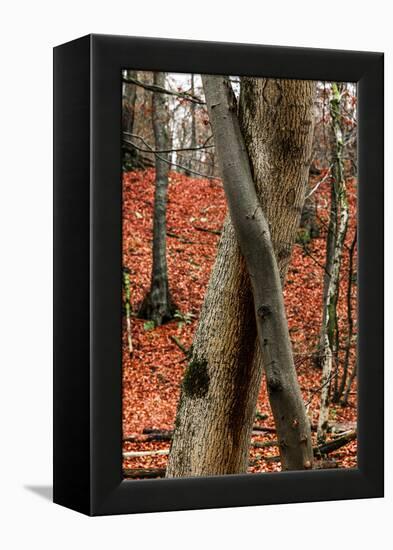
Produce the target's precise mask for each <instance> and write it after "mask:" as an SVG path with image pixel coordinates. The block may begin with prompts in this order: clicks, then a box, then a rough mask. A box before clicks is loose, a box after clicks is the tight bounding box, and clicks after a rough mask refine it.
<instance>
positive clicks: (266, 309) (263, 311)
mask: <svg viewBox="0 0 393 550" xmlns="http://www.w3.org/2000/svg"><path fill="white" fill-rule="evenodd" d="M271 312H272V310H271V307H270V306H268V305H266V304H265V305H262V306H260V307H259V308H258V310H257V314H258V316H259V317H260V318H261V319H262V321H263V320H264V319H265V318H266V317H267V316H268V315H270V314H271Z"/></svg>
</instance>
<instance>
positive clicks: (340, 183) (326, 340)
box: [318, 83, 349, 442]
mask: <svg viewBox="0 0 393 550" xmlns="http://www.w3.org/2000/svg"><path fill="white" fill-rule="evenodd" d="M332 93H333V95H332V99H331V101H330V116H331V121H332V140H333V141H332V148H331V149H332V157H333V158H332V184H331V208H330V220H329V228H328V236H327V243H326V267H325V272H326V273H325V288H324V303H323V318H322V327H321V335H320V361H321V365H322V392H321V406H320V413H319V420H318V441H319V442H323V441H324V439H325V435H326V431H327V428H328V419H329V398H330V387H331V382H332V378H333V377H334V378H335V383H334V386H335V387H336V388H337V378H338V374H337V369H338V364H339V327H338V318H337V304H338V295H339V288H340V287H339V280H340V269H341V260H342V254H343V248H344V243H345V237H346V233H347V227H348V216H349V209H348V201H347V193H346V183H345V177H344V164H343V152H344V141H343V131H342V127H341V97H342V89H341V86H339V85H338V84H336V83H333V84H332Z"/></svg>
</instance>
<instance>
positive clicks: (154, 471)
mask: <svg viewBox="0 0 393 550" xmlns="http://www.w3.org/2000/svg"><path fill="white" fill-rule="evenodd" d="M123 475H124V477H125V478H127V479H149V478H156V477H165V468H124V470H123Z"/></svg>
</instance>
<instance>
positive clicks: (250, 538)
mask: <svg viewBox="0 0 393 550" xmlns="http://www.w3.org/2000/svg"><path fill="white" fill-rule="evenodd" d="M388 6H389V2H386V1H382V0H374V1H373V2H361V0H346V1H342V0H340V1H337V0H328V1H325V2H323V1H320V2H316V1H315V0H314V1H310V2H307V1H301V0H296V1H294V0H292V1H291V0H288V1H283V0H281V1H276V2H263V1H262V0H259V1H256V2H252V1H251V0H242V1H237V2H232V1H230V0H226V1H225V2H222V5H220V4H219V2H213V1H212V0H188V1H187V0H171V1H170V2H163V1H152V0H150V1H148V2H147V1H144V2H142V1H139V2H138V1H131V0H129V1H127V2H124V1H117V0H111V1H109V2H101V1H100V0H95V1H90V0H87V1H83V0H78V1H75V0H67V2H65V1H64V2H55V1H52V2H45V1H43V0H36V1H33V2H27V1H26V2H16V1H14V2H12V3H11V2H4V3H3V4H2V10H1V11H2V14H1V22H0V25H1V32H0V40H1V42H2V45H1V48H0V56H1V64H0V74H1V85H0V94H1V100H0V109H1V115H0V134H1V137H0V139H1V148H0V151H1V158H2V160H1V162H0V173H1V178H0V185H1V198H0V209H1V210H0V224H1V228H0V238H1V247H0V259H1V260H2V261H1V268H0V277H1V282H0V319H1V327H0V335H1V345H0V353H1V362H0V369H1V371H0V372H1V377H2V381H1V385H0V392H1V393H0V407H1V411H0V421H1V430H0V446H1V448H2V450H1V451H0V462H1V464H0V506H1V508H2V512H1V516H0V522H1V525H2V527H1V528H0V541H1V542H2V547H3V548H5V549H7V550H8V549H14V548H17V549H19V548H33V549H35V548H40V549H43V550H45V549H47V548H53V549H59V550H60V549H67V550H68V549H70V548H76V549H79V548H84V547H87V545H88V546H89V547H91V548H94V549H97V550H98V549H104V548H105V549H106V548H122V549H123V548H143V549H150V548H155V549H166V548H174V549H177V548H182V549H183V550H189V549H193V548H197V547H198V548H199V547H201V546H203V547H204V548H206V549H210V548H219V549H221V548H278V549H280V548H284V546H287V545H288V546H287V547H289V548H291V549H297V548H307V547H311V546H312V548H314V549H317V550H324V549H329V550H331V549H332V548H336V549H337V550H338V549H341V548H355V547H356V548H378V547H379V548H384V549H385V548H388V547H389V544H390V543H391V538H392V537H391V533H392V525H391V524H392V474H391V472H392V469H393V465H392V452H391V451H392V437H391V436H390V434H389V432H387V451H388V452H387V455H386V459H387V465H388V467H389V465H390V468H388V469H387V472H386V474H387V483H386V493H387V495H388V496H387V498H385V499H384V500H382V499H378V500H365V501H348V502H332V503H317V504H297V505H283V506H271V507H253V508H242V509H236V508H235V509H227V510H213V511H197V512H180V513H161V514H153V515H151V514H150V515H139V516H118V517H104V518H94V519H89V518H87V517H84V516H82V515H79V514H77V513H75V512H71V511H69V510H66V509H63V508H61V507H59V506H55V505H53V504H52V503H51V502H50V501H49V500H48V499H47V498H43V497H42V496H39V495H38V494H37V491H32V490H30V489H29V488H28V487H32V486H39V487H42V486H44V487H45V486H48V485H50V483H51V445H52V437H51V428H52V420H51V411H52V401H51V387H52V374H51V368H52V346H51V338H52V326H51V318H52V311H51V307H52V305H51V302H52V299H51V291H52V278H51V273H52V253H51V247H52V237H51V235H52V221H51V216H52V212H51V209H52V189H51V186H52V149H51V147H52V111H51V110H52V50H51V49H52V47H53V46H55V45H57V44H60V43H62V42H66V41H68V40H71V39H73V38H76V37H78V36H82V35H84V34H87V33H90V32H95V33H108V34H128V35H140V36H161V37H168V38H193V39H203V40H220V41H232V42H255V43H261V44H275V45H289V46H310V47H326V48H344V49H359V50H374V51H385V53H386V62H385V65H386V69H387V92H386V97H387V98H388V100H389V96H391V94H392V90H393V87H392V86H391V80H392V75H391V70H390V69H391V60H392V53H393V48H392V34H393V33H392V28H391V18H389V13H388V12H389V9H388ZM386 103H387V104H386V108H387V113H388V120H387V122H388V123H390V124H389V126H390V135H388V136H387V138H389V141H387V147H386V151H387V152H389V151H390V154H391V146H392V140H391V129H392V108H391V106H390V104H389V103H388V101H387V102H386ZM387 156H389V155H388V154H387ZM390 156H391V155H390ZM387 168H388V167H387ZM389 168H390V170H389V172H387V174H386V181H387V182H389V181H390V178H389V175H391V163H390V167H389ZM370 185H372V182H370ZM386 191H387V193H386V195H387V218H388V220H387V222H388V223H387V235H386V241H387V243H389V242H390V241H391V239H392V223H391V219H392V214H391V212H392V192H391V189H390V187H389V185H387V190H386ZM389 218H390V219H389ZM391 261H392V260H391V249H390V250H388V258H387V268H388V269H387V273H388V274H389V273H391V269H390V268H391ZM389 286H390V288H389ZM389 286H388V288H387V304H386V306H387V307H386V309H387V310H389V309H390V310H392V306H393V304H392V291H391V287H392V285H389ZM387 323H388V324H387V326H388V329H391V328H392V324H391V323H392V315H391V313H388V314H387ZM389 339H390V338H389ZM388 351H389V350H388ZM391 358H392V354H391V352H390V353H388V354H387V386H386V388H387V389H386V395H387V407H386V408H387V420H388V425H390V426H391V420H392V406H391V399H389V396H391V395H392V376H391V373H390V372H389V366H390V362H391V361H390V360H391ZM390 431H391V430H390ZM41 492H42V490H41ZM43 492H44V493H45V492H46V493H48V489H43ZM384 537H387V541H386V542H384V543H383V542H382V541H383V539H384ZM2 539H6V542H5V543H3V541H2ZM389 539H390V542H388V541H389Z"/></svg>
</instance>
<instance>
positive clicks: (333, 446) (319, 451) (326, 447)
mask: <svg viewBox="0 0 393 550" xmlns="http://www.w3.org/2000/svg"><path fill="white" fill-rule="evenodd" d="M356 437H357V432H356V430H352V431H350V432H348V433H346V434H345V435H343V436H341V437H337V438H336V439H332V440H331V441H328V442H327V443H323V444H322V445H318V446H316V447H313V453H314V456H315V457H316V458H318V457H321V456H325V455H327V454H329V453H332V452H333V451H337V449H340V448H341V447H344V445H347V443H350V442H351V441H353V440H354V439H356ZM265 460H266V462H278V461H279V460H280V457H279V456H267V457H265Z"/></svg>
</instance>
